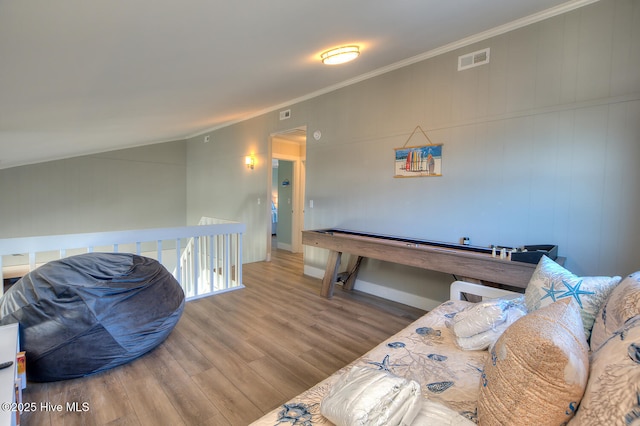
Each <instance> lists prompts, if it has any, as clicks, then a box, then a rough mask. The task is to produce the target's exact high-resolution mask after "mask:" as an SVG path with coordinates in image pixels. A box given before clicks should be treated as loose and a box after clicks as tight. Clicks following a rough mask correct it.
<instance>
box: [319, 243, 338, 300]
mask: <svg viewBox="0 0 640 426" xmlns="http://www.w3.org/2000/svg"><path fill="white" fill-rule="evenodd" d="M341 258H342V252H339V251H335V250H329V259H327V268H326V269H325V271H324V278H322V289H321V290H320V295H321V296H324V297H326V298H327V299H330V298H331V297H333V287H334V286H335V284H336V280H337V279H338V267H339V266H340V259H341Z"/></svg>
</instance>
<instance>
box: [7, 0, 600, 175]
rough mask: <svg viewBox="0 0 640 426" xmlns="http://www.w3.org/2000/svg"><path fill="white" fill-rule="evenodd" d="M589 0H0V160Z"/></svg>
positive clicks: (24, 157)
mask: <svg viewBox="0 0 640 426" xmlns="http://www.w3.org/2000/svg"><path fill="white" fill-rule="evenodd" d="M592 1H594V0H573V1H569V2H566V1H565V0H517V1H514V0H450V1H442V0H401V1H389V0H349V1H344V0H323V1H311V0H271V1H263V0H251V1H250V0H244V1H243V0H236V1H232V0H227V1H213V0H184V1H175V0H153V1H152V0H131V1H123V2H118V1H112V0H92V1H86V0H56V1H51V0H24V1H12V0H0V168H8V167H13V166H17V165H23V164H30V163H36V162H40V161H46V160H50V159H59V158H65V157H71V156H76V155H82V154H89V153H95V152H102V151H109V150H113V149H120V148H126V147H131V146H140V145H144V144H150V143H157V142H163V141H170V140H176V139H183V138H186V137H190V136H193V135H197V134H200V133H203V132H206V131H208V130H211V129H215V128H218V127H221V126H224V125H227V124H229V123H232V122H237V121H240V120H243V119H246V118H249V117H251V116H255V115H257V114H259V113H262V112H266V111H269V110H272V109H276V108H280V107H282V106H285V105H287V104H289V103H291V102H294V101H296V100H300V99H304V98H307V97H311V96H314V95H317V94H320V93H325V92H327V91H330V90H332V89H335V88H337V87H340V86H342V85H346V84H349V83H352V82H355V81H359V80H361V79H364V78H367V77H369V76H372V75H376V74H378V73H382V72H385V71H388V70H390V69H394V68H397V67H399V66H403V65H406V64H409V63H412V62H416V61H418V60H421V59H424V58H425V57H428V55H431V54H433V53H434V52H437V51H438V49H443V47H444V48H446V47H447V46H449V47H451V46H457V45H463V44H464V43H465V40H472V39H474V38H473V37H483V36H488V35H492V34H494V33H497V32H500V31H505V30H507V29H510V28H512V27H514V26H518V25H522V24H526V23H528V22H533V21H535V20H538V19H541V18H543V17H546V16H551V15H553V14H556V13H559V12H562V11H565V10H569V9H572V8H574V7H577V6H581V5H583V4H586V3H590V2H592ZM352 43H355V44H359V45H360V46H362V49H361V50H362V54H361V56H360V57H359V58H358V59H357V60H355V61H353V62H350V63H348V64H345V65H341V66H326V65H323V64H322V63H321V62H320V61H319V54H320V53H321V52H322V51H324V50H326V49H328V48H331V47H335V46H339V45H343V44H352Z"/></svg>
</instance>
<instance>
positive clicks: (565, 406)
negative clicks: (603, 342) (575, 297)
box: [478, 298, 589, 426]
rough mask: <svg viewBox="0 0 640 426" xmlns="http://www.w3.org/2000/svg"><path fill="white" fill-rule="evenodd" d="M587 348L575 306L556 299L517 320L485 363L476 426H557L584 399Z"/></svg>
mask: <svg viewBox="0 0 640 426" xmlns="http://www.w3.org/2000/svg"><path fill="white" fill-rule="evenodd" d="M588 351H589V348H588V346H587V341H586V338H585V335H584V329H583V325H582V319H581V317H580V311H579V309H578V306H577V304H576V303H575V302H574V301H572V300H571V299H569V298H566V299H561V300H560V301H558V302H554V303H552V304H551V305H548V306H545V307H543V308H540V309H538V310H536V311H534V312H531V313H529V314H527V315H525V316H524V317H522V318H520V319H519V320H517V321H516V322H515V323H513V325H511V327H509V328H507V330H506V331H505V332H504V334H502V336H501V337H500V338H499V339H498V341H497V342H496V345H495V346H494V348H493V350H492V351H491V357H489V358H488V359H487V362H486V363H485V367H484V373H483V378H482V382H481V387H480V398H479V399H478V423H479V424H482V425H507V424H519V425H525V424H526V425H536V426H541V425H559V424H562V423H564V422H567V421H568V420H569V419H570V418H571V417H572V416H573V414H574V411H575V409H576V407H577V406H578V404H579V403H580V399H581V398H582V395H583V393H584V389H585V386H586V384H587V378H588V375H589V355H588Z"/></svg>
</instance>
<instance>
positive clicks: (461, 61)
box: [458, 47, 491, 71]
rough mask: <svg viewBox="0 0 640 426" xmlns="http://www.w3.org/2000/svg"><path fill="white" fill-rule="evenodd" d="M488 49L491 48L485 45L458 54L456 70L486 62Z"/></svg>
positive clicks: (487, 60)
mask: <svg viewBox="0 0 640 426" xmlns="http://www.w3.org/2000/svg"><path fill="white" fill-rule="evenodd" d="M490 50H491V49H490V48H488V47H487V48H486V49H482V50H478V51H477V52H473V53H467V54H466V55H462V56H458V71H462V70H466V69H468V68H473V67H477V66H478V65H484V64H488V63H489V52H490Z"/></svg>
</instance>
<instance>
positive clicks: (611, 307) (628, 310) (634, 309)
mask: <svg viewBox="0 0 640 426" xmlns="http://www.w3.org/2000/svg"><path fill="white" fill-rule="evenodd" d="M638 315H640V271H638V272H635V273H633V274H631V275H629V276H628V277H626V278H625V279H623V280H622V282H621V283H620V284H618V285H617V286H616V288H614V289H613V291H612V292H611V294H610V295H609V298H608V299H607V301H606V302H605V303H604V304H603V305H602V307H601V308H600V311H599V312H598V315H597V316H596V322H595V323H594V324H593V329H591V350H592V351H595V350H597V349H598V348H599V347H600V345H602V344H603V343H604V342H605V341H606V340H607V339H608V338H609V337H610V336H611V334H612V333H613V332H615V331H616V330H617V329H619V328H620V327H622V326H623V325H624V323H625V322H626V321H628V320H629V319H631V318H633V317H635V316H638Z"/></svg>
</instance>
